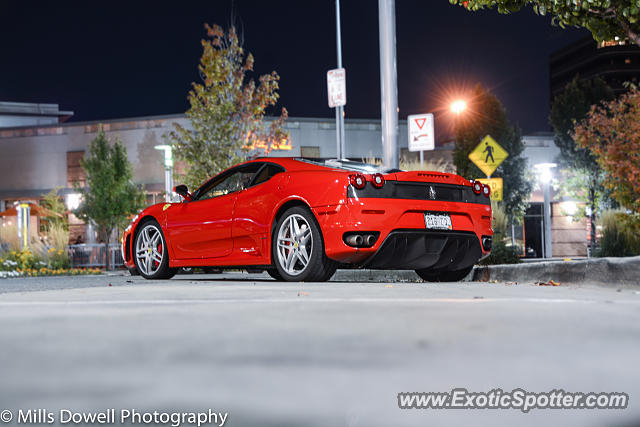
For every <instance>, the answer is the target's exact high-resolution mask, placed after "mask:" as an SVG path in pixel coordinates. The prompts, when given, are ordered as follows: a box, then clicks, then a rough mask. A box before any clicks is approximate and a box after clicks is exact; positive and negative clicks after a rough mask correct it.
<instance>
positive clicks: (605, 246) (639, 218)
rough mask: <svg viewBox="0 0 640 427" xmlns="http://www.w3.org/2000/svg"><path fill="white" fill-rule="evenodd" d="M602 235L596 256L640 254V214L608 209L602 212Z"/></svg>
mask: <svg viewBox="0 0 640 427" xmlns="http://www.w3.org/2000/svg"><path fill="white" fill-rule="evenodd" d="M600 221H601V224H602V237H601V238H600V247H599V249H598V250H597V251H596V254H595V255H596V256H600V257H607V256H612V257H621V256H634V255H640V214H627V213H625V212H623V211H616V210H608V211H605V212H603V213H602V216H601V219H600Z"/></svg>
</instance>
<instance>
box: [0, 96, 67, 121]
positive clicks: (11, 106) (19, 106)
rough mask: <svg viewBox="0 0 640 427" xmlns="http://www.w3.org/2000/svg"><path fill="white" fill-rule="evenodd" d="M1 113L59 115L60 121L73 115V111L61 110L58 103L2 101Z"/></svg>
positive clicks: (34, 115) (10, 114) (36, 115)
mask: <svg viewBox="0 0 640 427" xmlns="http://www.w3.org/2000/svg"><path fill="white" fill-rule="evenodd" d="M0 115H3V116H31V117H57V118H58V121H59V122H64V121H65V120H67V119H69V118H70V117H72V116H73V111H61V110H60V106H59V105H58V104H40V103H31V102H7V101H0Z"/></svg>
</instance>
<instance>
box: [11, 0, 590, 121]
mask: <svg viewBox="0 0 640 427" xmlns="http://www.w3.org/2000/svg"><path fill="white" fill-rule="evenodd" d="M334 8H335V3H334V1H332V0H323V1H316V0H310V1H300V0H298V1H258V0H254V1H250V0H235V2H232V1H231V0H216V1H212V0H210V1H180V2H178V1H174V2H146V1H131V2H128V3H124V2H122V3H120V2H114V1H110V2H78V3H74V2H30V1H23V2H17V1H16V2H8V1H7V0H0V58H1V62H0V100H2V101H18V102H52V103H59V104H60V107H61V109H65V110H73V111H74V112H75V116H74V118H73V120H75V121H78V120H97V119H110V118H124V117H135V116H148V115H157V114H169V113H180V112H184V111H185V109H186V108H187V101H186V94H187V91H188V90H189V87H190V82H192V81H194V80H195V79H197V78H198V75H197V72H196V66H197V63H198V60H199V57H200V54H201V46H200V39H201V38H202V37H203V36H204V35H205V32H204V27H203V23H205V22H208V23H211V24H213V23H217V24H221V25H223V26H227V25H228V24H229V23H231V22H232V21H234V22H235V23H236V24H237V25H238V27H239V28H240V29H241V31H242V33H243V35H244V41H245V48H246V49H247V50H248V51H250V52H252V53H253V54H254V56H255V71H256V73H261V74H262V73H267V72H270V71H272V70H276V71H277V72H278V73H279V74H280V76H281V82H280V83H281V89H280V94H281V99H280V101H281V102H280V104H279V106H278V108H277V109H276V110H275V111H274V112H275V113H279V111H280V106H285V107H286V108H287V109H288V110H289V115H290V116H292V117H335V113H334V111H333V110H332V109H330V108H329V107H328V106H327V89H326V72H327V70H329V69H331V68H335V66H336V47H335V14H334V13H335V12H334V11H335V9H334ZM232 11H233V12H232ZM396 14H397V16H396V22H397V51H398V59H397V60H398V98H399V106H400V118H406V116H407V114H415V113H423V112H430V111H434V110H435V111H437V110H441V109H443V108H446V106H448V104H449V102H450V101H451V100H452V99H453V98H455V97H456V96H459V94H462V93H464V91H465V90H469V89H471V88H472V87H473V86H474V85H475V84H477V83H481V84H483V85H484V86H485V87H487V88H489V89H490V90H492V91H493V92H494V93H495V94H496V95H497V96H498V97H499V98H500V100H501V101H502V102H503V104H504V105H505V107H506V108H507V112H508V114H509V117H510V118H511V119H512V120H513V121H514V122H515V123H517V124H519V125H520V126H521V127H522V129H523V131H524V132H525V133H526V132H536V131H545V130H549V124H548V116H549V77H548V58H549V54H550V53H551V52H553V51H554V50H556V49H559V48H562V47H564V46H566V45H567V44H569V43H571V42H573V41H576V40H578V39H580V38H582V37H584V36H585V35H588V32H586V31H585V30H576V29H569V30H562V29H560V28H558V27H552V26H551V23H550V18H547V17H540V16H536V15H535V14H533V12H532V11H531V10H525V11H522V12H519V13H516V14H513V15H499V14H498V13H497V12H496V11H493V10H491V11H484V12H480V13H471V12H467V11H466V10H464V9H463V8H461V7H459V6H453V5H450V4H449V3H448V1H447V0H397V1H396ZM342 42H343V65H344V67H345V68H346V70H347V102H348V103H347V106H346V117H348V118H378V117H380V75H379V50H378V49H379V46H378V4H377V2H376V1H375V0H369V1H354V0H352V1H350V0H343V1H342ZM443 117H445V115H443Z"/></svg>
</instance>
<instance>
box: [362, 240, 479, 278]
mask: <svg viewBox="0 0 640 427" xmlns="http://www.w3.org/2000/svg"><path fill="white" fill-rule="evenodd" d="M481 256H482V246H481V244H480V240H479V239H478V237H477V236H476V235H475V233H472V232H456V231H446V232H445V231H428V230H394V231H392V232H391V233H389V235H388V236H387V238H386V239H385V240H384V242H383V243H382V244H381V245H380V248H379V249H378V250H377V252H376V253H375V254H374V255H372V256H371V257H370V258H368V259H367V261H366V262H365V264H364V265H365V267H368V268H375V269H400V270H418V269H423V268H432V269H438V270H451V271H455V270H462V269H464V268H467V267H470V266H472V265H473V264H475V262H476V261H477V260H478V259H479V258H480V257H481Z"/></svg>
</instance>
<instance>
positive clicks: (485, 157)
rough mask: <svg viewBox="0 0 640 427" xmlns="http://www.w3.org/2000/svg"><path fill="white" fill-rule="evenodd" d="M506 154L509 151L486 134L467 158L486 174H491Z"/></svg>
mask: <svg viewBox="0 0 640 427" xmlns="http://www.w3.org/2000/svg"><path fill="white" fill-rule="evenodd" d="M508 156H509V153H507V151H506V150H505V149H504V148H502V147H501V146H500V144H498V143H497V142H496V140H495V139H493V138H491V136H490V135H487V136H485V137H484V138H482V141H480V144H478V146H477V147H476V148H474V149H473V151H472V152H471V154H469V160H471V161H472V162H473V163H475V165H476V166H478V167H479V168H480V170H481V171H482V172H484V173H485V174H486V175H487V176H491V174H492V173H493V172H494V171H495V170H496V169H497V168H498V166H500V163H502V162H503V161H504V159H506V158H507V157H508Z"/></svg>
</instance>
